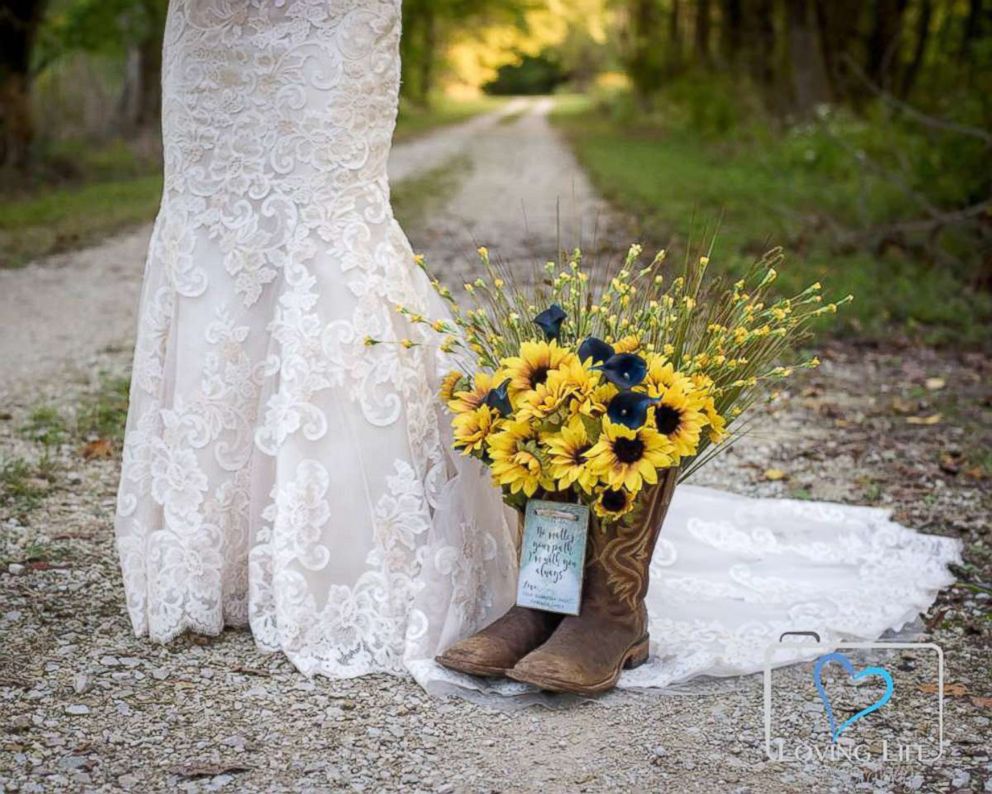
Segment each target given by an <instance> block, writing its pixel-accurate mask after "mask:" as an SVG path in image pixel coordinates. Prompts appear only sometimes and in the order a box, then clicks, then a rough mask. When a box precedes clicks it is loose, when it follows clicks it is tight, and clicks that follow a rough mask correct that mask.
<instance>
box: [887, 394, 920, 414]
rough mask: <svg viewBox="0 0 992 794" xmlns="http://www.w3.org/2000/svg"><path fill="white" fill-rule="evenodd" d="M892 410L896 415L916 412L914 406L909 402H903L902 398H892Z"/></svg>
mask: <svg viewBox="0 0 992 794" xmlns="http://www.w3.org/2000/svg"><path fill="white" fill-rule="evenodd" d="M892 410H893V411H895V412H896V413H897V414H911V413H913V411H915V410H916V406H914V405H913V403H911V402H910V401H909V400H904V399H903V398H902V397H893V398H892Z"/></svg>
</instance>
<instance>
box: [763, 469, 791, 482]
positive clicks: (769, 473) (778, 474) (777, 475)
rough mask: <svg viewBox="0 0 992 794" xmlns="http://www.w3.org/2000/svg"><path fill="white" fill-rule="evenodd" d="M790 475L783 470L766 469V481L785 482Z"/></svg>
mask: <svg viewBox="0 0 992 794" xmlns="http://www.w3.org/2000/svg"><path fill="white" fill-rule="evenodd" d="M788 476H789V475H788V474H786V473H785V472H784V471H782V470H781V469H765V479H766V480H772V481H775V480H784V479H785V478H786V477H788Z"/></svg>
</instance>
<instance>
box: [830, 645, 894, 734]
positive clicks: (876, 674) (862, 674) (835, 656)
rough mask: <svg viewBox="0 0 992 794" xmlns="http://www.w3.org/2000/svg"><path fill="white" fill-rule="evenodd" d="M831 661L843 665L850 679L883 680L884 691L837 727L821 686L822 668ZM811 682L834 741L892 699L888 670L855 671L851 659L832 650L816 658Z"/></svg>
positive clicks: (890, 679) (890, 677) (866, 668)
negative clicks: (814, 686)
mask: <svg viewBox="0 0 992 794" xmlns="http://www.w3.org/2000/svg"><path fill="white" fill-rule="evenodd" d="M831 662H837V663H838V664H839V665H840V666H841V667H843V668H844V669H845V670H846V671H847V674H848V675H849V676H851V680H852V681H862V680H864V679H865V678H881V679H882V680H883V681H884V682H885V693H884V694H883V695H882V696H881V697H880V698H879V699H878V700H876V701H875V702H874V703H872V704H871V705H870V706H868V707H867V708H863V709H861V711H859V712H858V713H857V714H855V715H854V716H853V717H849V718H848V719H846V720H845V721H844V722H842V723H841V724H840V726H839V727H838V725H837V719H836V718H835V717H834V710H833V707H832V706H831V705H830V697H829V696H828V695H827V690H826V689H824V688H823V668H824V667H826V666H827V665H828V664H830V663H831ZM813 683H814V684H815V685H816V691H817V692H818V693H819V695H820V700H822V701H823V709H824V711H826V712H827V720H828V721H829V723H830V735H831V737H832V738H833V740H834V742H836V741H837V739H838V737H839V736H840V735H841V734H842V733H843V732H844V731H846V730H847V729H848V728H850V727H851V726H852V725H854V723H856V722H857V721H858V720H860V719H862V718H863V717H867V716H868V715H869V714H871V713H872V712H873V711H878V710H879V709H880V708H882V706H884V705H885V704H886V703H888V702H889V700H891V699H892V690H893V689H894V688H895V687H894V685H893V684H892V676H891V675H889V671H888V670H886V669H885V668H883V667H865V668H864V669H863V670H858V671H857V672H855V670H854V665H853V664H851V660H850V659H848V658H847V657H846V656H845V655H844V654H842V653H838V652H834V653H828V654H825V655H823V656H821V657H820V658H819V659H817V660H816V664H815V665H814V666H813Z"/></svg>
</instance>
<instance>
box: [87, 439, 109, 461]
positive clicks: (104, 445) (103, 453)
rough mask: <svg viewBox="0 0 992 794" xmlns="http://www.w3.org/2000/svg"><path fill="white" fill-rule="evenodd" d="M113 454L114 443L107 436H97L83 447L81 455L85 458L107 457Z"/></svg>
mask: <svg viewBox="0 0 992 794" xmlns="http://www.w3.org/2000/svg"><path fill="white" fill-rule="evenodd" d="M113 454H114V445H113V443H112V442H111V441H110V439H109V438H98V439H97V440H96V441H90V442H89V443H88V444H86V445H85V446H84V447H83V457H84V458H85V459H86V460H93V459H94V458H109V457H110V456H111V455H113Z"/></svg>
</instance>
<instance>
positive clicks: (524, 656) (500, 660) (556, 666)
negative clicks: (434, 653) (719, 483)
mask: <svg viewBox="0 0 992 794" xmlns="http://www.w3.org/2000/svg"><path fill="white" fill-rule="evenodd" d="M676 479H677V472H676V471H674V470H670V471H668V472H667V473H666V474H665V475H664V476H663V477H662V478H661V480H660V481H659V483H658V485H657V486H655V487H654V488H653V489H652V491H651V492H650V493H649V494H646V498H645V502H644V505H643V507H642V508H641V509H640V510H639V512H638V514H637V515H636V517H635V519H634V520H632V521H629V522H626V523H623V522H618V523H613V524H604V525H599V524H598V522H595V521H594V522H593V524H592V526H591V527H590V529H589V543H588V551H587V558H586V568H585V576H584V580H583V585H582V607H581V611H580V613H579V614H578V615H559V614H556V613H552V612H542V611H540V610H536V609H528V608H525V607H520V606H514V607H512V608H511V609H510V610H509V611H508V612H507V613H506V614H505V615H503V616H502V617H501V618H499V619H498V620H496V621H495V622H494V623H492V624H490V625H489V626H487V627H486V628H484V629H483V630H482V631H480V632H478V633H476V634H474V635H472V636H471V637H468V638H467V639H464V640H461V641H460V642H457V643H455V644H454V645H453V646H451V647H450V648H448V650H446V651H445V652H444V653H443V654H441V655H440V656H438V657H437V661H438V663H439V664H441V665H443V666H444V667H447V668H449V669H452V670H457V671H459V672H463V673H470V674H472V675H480V676H489V677H496V676H507V677H509V678H512V679H514V680H515V681H522V682H525V683H528V684H533V685H534V686H537V687H540V688H541V689H546V690H549V691H552V692H572V693H575V694H579V695H595V694H598V693H600V692H605V691H607V690H609V689H612V688H613V687H614V686H615V685H616V682H617V679H618V678H619V677H620V673H621V671H622V670H623V669H624V668H633V667H637V666H638V665H640V664H643V663H644V662H645V661H647V658H648V642H649V638H648V614H647V609H646V607H645V606H644V598H645V596H646V595H647V591H648V568H649V566H650V564H651V556H652V554H653V553H654V547H655V543H656V542H657V540H658V534H659V532H660V530H661V525H662V522H663V521H664V519H665V513H666V512H667V511H668V505H669V504H670V502H671V499H672V492H673V491H674V489H675V481H676Z"/></svg>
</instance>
